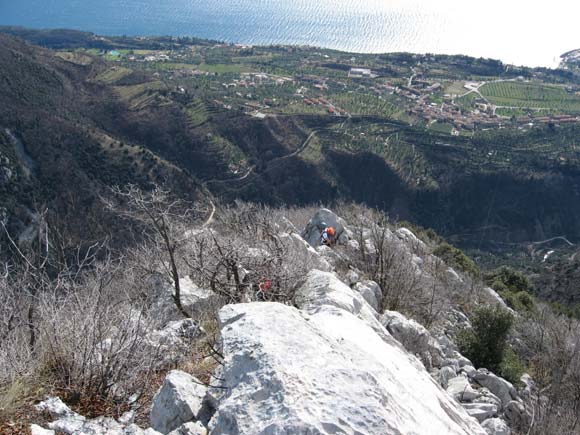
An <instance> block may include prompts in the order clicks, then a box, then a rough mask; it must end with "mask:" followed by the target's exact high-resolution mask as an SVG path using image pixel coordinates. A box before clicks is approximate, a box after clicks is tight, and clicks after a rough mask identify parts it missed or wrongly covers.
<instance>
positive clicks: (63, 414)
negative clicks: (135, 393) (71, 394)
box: [30, 397, 162, 435]
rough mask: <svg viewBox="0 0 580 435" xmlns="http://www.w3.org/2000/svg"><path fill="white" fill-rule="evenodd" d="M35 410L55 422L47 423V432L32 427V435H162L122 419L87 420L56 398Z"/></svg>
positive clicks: (37, 406) (100, 418)
mask: <svg viewBox="0 0 580 435" xmlns="http://www.w3.org/2000/svg"><path fill="white" fill-rule="evenodd" d="M36 409H37V410H38V411H41V412H43V413H45V414H48V415H50V416H51V417H52V418H53V419H56V420H55V421H53V422H50V423H48V425H47V426H48V428H49V430H47V429H44V428H42V427H40V426H37V425H32V426H31V428H30V430H31V432H32V435H51V434H54V433H55V432H56V433H58V434H66V435H162V434H160V433H159V432H157V431H156V430H154V429H146V430H143V429H141V428H140V427H139V426H137V425H136V424H130V425H128V426H126V424H127V423H126V422H122V421H121V420H122V418H121V419H119V421H116V420H114V419H112V418H109V417H97V418H94V419H87V418H85V417H84V416H82V415H79V414H77V413H76V412H73V411H72V410H71V409H70V408H69V407H68V406H67V405H65V404H64V403H63V402H62V400H60V399H59V398H57V397H50V398H48V399H46V400H45V401H43V402H41V403H39V404H38V405H36Z"/></svg>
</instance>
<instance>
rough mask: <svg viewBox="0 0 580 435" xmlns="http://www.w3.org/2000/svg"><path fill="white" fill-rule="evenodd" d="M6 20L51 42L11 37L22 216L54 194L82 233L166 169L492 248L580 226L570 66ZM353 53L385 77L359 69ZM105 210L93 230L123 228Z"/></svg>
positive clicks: (13, 164) (4, 96)
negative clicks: (379, 216)
mask: <svg viewBox="0 0 580 435" xmlns="http://www.w3.org/2000/svg"><path fill="white" fill-rule="evenodd" d="M4 31H6V32H9V33H13V34H17V35H20V36H22V37H25V38H28V39H29V40H31V41H34V42H36V43H40V44H44V45H46V46H50V47H52V48H53V50H50V49H41V48H38V47H34V46H31V45H28V44H26V43H24V42H22V41H21V40H18V39H14V38H12V37H8V36H2V40H1V41H2V44H1V49H0V56H1V57H0V59H1V60H2V62H1V66H0V68H1V74H2V82H1V84H0V102H1V103H2V108H1V109H0V127H1V128H0V147H1V148H0V149H1V151H2V161H3V162H4V163H2V168H3V169H1V174H0V193H1V194H2V200H3V204H6V205H4V207H5V208H6V209H7V213H5V214H6V215H7V216H9V217H10V219H9V220H8V222H9V223H11V224H12V225H13V226H14V230H15V231H16V232H20V231H22V229H23V228H24V227H25V226H26V224H27V223H28V222H29V221H30V216H31V215H34V214H35V213H38V212H39V211H41V210H42V209H43V208H46V207H48V209H49V212H50V213H55V214H58V216H60V218H55V220H56V221H59V222H68V224H67V225H68V226H69V227H71V228H70V232H71V233H79V231H78V227H79V226H80V227H82V225H83V224H82V217H83V216H86V215H93V214H97V215H98V213H99V210H98V207H96V205H95V204H97V202H96V201H95V199H96V198H97V196H98V195H99V194H100V193H101V192H102V190H103V188H105V187H106V186H111V185H115V184H120V185H123V184H126V183H127V182H133V183H137V184H140V185H141V186H143V187H144V186H148V185H150V183H151V182H156V183H158V184H163V183H166V184H167V185H168V187H169V188H171V189H172V190H173V191H175V192H179V193H180V195H182V196H183V197H186V198H189V199H192V198H195V197H196V196H197V199H199V200H200V202H204V201H205V205H207V201H206V199H207V195H203V198H199V194H200V193H201V192H202V191H204V190H205V188H207V189H208V190H209V191H210V192H212V193H213V194H214V195H215V196H218V197H221V198H223V199H224V200H226V201H228V202H231V201H233V200H235V199H240V198H241V199H244V200H248V201H258V202H263V203H264V202H265V203H268V204H272V205H282V204H294V205H302V204H311V203H316V202H318V201H323V202H326V203H332V202H333V201H337V200H339V199H346V200H354V201H357V202H364V203H366V204H367V205H369V206H373V207H378V208H380V209H382V210H384V211H386V212H389V213H390V215H391V216H396V217H399V218H401V219H408V220H410V221H413V222H417V223H419V224H421V225H423V226H425V227H429V228H435V229H436V230H437V231H438V232H439V233H441V234H443V235H444V236H446V237H448V238H451V239H452V240H454V241H455V242H456V243H460V244H462V245H464V246H470V247H475V248H480V249H492V248H498V247H499V248H502V247H504V246H506V245H505V243H514V244H519V243H523V242H533V241H539V240H545V239H548V238H551V237H555V236H567V237H568V238H569V239H570V240H572V241H573V242H575V241H576V240H577V239H578V238H579V235H580V229H579V224H578V220H577V219H576V218H575V216H578V214H579V213H580V210H579V209H578V201H575V200H574V198H577V196H578V186H579V185H580V183H579V171H578V167H579V158H578V153H577V147H578V146H579V145H580V144H579V143H578V137H579V135H578V122H577V118H578V116H577V115H578V107H580V97H579V96H578V95H577V88H578V83H577V78H576V77H575V76H574V75H573V74H571V73H570V72H569V71H565V70H544V69H526V68H515V67H512V66H510V67H509V68H508V67H506V66H505V65H502V64H501V62H498V61H493V60H486V59H470V58H467V57H465V56H455V57H454V56H412V55H407V54H392V55H383V56H362V57H360V56H359V57H356V58H355V61H353V60H352V59H353V56H352V55H350V54H348V53H339V52H334V51H325V52H324V53H322V52H319V51H317V50H314V49H307V48H299V49H298V48H288V47H254V48H251V49H250V48H240V47H235V46H228V45H222V44H216V43H211V42H209V41H197V40H189V39H172V38H145V39H139V38H100V37H97V36H95V35H90V34H83V33H79V32H67V31H46V32H42V31H39V32H35V31H31V30H29V31H27V30H25V29H13V28H12V29H4ZM111 53H113V54H111ZM359 64H360V65H359ZM357 65H358V66H361V65H363V66H366V67H368V68H371V69H372V70H374V71H375V72H376V73H377V77H376V78H374V79H370V78H353V77H350V76H349V75H348V74H349V70H350V68H351V67H355V66H357ZM474 83H475V84H476V85H477V86H478V87H477V88H473V86H476V85H474ZM409 84H410V86H408V85H409ZM466 86H468V87H469V86H472V87H471V88H466ZM480 88H481V89H480ZM469 89H471V90H469ZM474 89H475V90H474ZM463 94H465V95H463ZM492 103H493V104H492ZM492 106H493V107H496V109H497V114H495V112H494V110H492ZM512 106H513V107H515V108H513V109H509V107H512ZM520 106H521V107H520ZM484 107H485V108H484ZM501 107H504V108H503V109H502V108H501ZM506 107H508V108H506ZM436 108H437V110H436ZM6 129H7V130H6ZM14 138H16V139H17V141H20V143H21V144H22V145H16V142H17V141H15V140H14ZM15 149H22V150H24V151H26V153H27V156H28V157H29V158H28V159H24V158H22V157H18V156H17V155H15ZM6 159H8V160H6ZM27 162H29V163H33V166H34V168H35V170H32V171H28V170H27V168H26V167H25V166H26V163H27ZM8 171H10V177H8V176H7V175H6V174H8ZM27 172H30V177H26V174H25V173H27ZM20 173H23V175H22V176H20V175H19V174H20ZM8 179H10V180H8ZM205 193H207V192H205ZM65 198H67V199H65ZM89 210H90V212H89ZM102 221H106V217H105V216H100V215H99V218H97V219H95V222H94V224H93V225H91V228H92V229H93V230H94V231H95V232H97V231H99V230H100V231H107V230H109V229H110V228H114V225H107V228H100V225H98V224H99V222H102ZM73 230H74V231H73ZM508 246H509V245H508Z"/></svg>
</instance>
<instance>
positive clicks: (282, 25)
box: [0, 0, 580, 67]
mask: <svg viewBox="0 0 580 435" xmlns="http://www.w3.org/2000/svg"><path fill="white" fill-rule="evenodd" d="M579 18H580V1H577V0H552V1H550V2H546V1H543V0H542V1H538V0H487V1H485V2H481V1H477V2H476V1H473V0H437V1H435V0H220V1H217V0H98V1H90V0H0V24H4V25H22V26H27V27H35V28H73V29H80V30H87V31H92V32H95V33H99V34H103V35H123V34H124V35H174V36H184V35H188V36H196V37H202V38H209V39H218V40H224V41H228V42H239V43H244V44H300V45H314V46H321V47H327V48H334V49H340V50H346V51H354V52H373V53H377V52H392V51H410V52H415V53H446V54H467V55H471V56H477V57H479V56H483V57H491V58H497V59H501V60H503V61H504V62H509V63H515V64H518V65H528V66H550V67H553V66H556V65H557V64H558V61H559V55H560V54H562V53H564V52H565V51H568V50H572V49H576V48H580V25H579Z"/></svg>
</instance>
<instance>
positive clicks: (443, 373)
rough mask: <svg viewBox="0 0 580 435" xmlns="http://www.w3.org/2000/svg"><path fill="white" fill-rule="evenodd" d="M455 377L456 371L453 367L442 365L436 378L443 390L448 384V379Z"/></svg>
mask: <svg viewBox="0 0 580 435" xmlns="http://www.w3.org/2000/svg"><path fill="white" fill-rule="evenodd" d="M455 377H457V373H456V372H455V370H454V369H453V367H452V366H446V367H442V368H441V370H439V373H438V374H437V378H438V379H439V385H441V387H442V388H444V389H445V390H446V389H447V387H448V386H449V380H450V379H453V378H455Z"/></svg>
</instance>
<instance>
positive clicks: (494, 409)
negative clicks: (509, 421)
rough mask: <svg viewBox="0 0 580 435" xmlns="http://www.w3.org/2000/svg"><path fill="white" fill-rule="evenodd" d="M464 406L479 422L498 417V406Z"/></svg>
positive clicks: (486, 404) (484, 404)
mask: <svg viewBox="0 0 580 435" xmlns="http://www.w3.org/2000/svg"><path fill="white" fill-rule="evenodd" d="M462 405H463V407H464V408H465V410H466V411H467V413H468V414H469V415H471V416H472V417H474V418H476V419H477V421H479V422H482V421H484V420H487V419H488V418H490V417H494V416H496V415H497V413H498V411H499V408H498V406H497V405H493V404H491V403H463V404H462Z"/></svg>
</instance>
